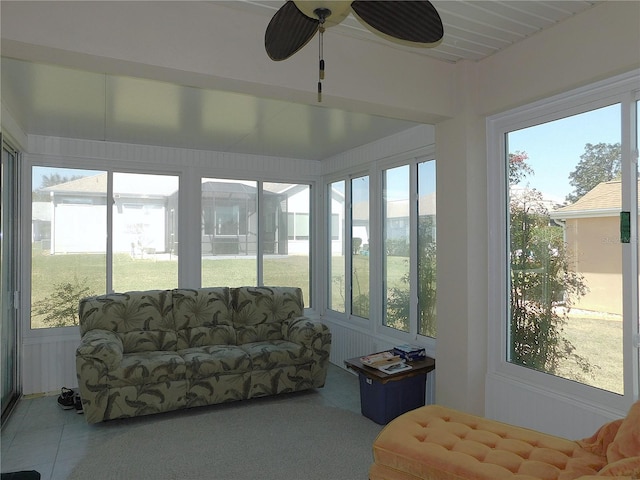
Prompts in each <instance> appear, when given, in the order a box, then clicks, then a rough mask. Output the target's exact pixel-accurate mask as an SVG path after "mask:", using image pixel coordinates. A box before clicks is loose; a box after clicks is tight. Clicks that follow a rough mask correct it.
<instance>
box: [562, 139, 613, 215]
mask: <svg viewBox="0 0 640 480" xmlns="http://www.w3.org/2000/svg"><path fill="white" fill-rule="evenodd" d="M621 158H622V157H621V150H620V143H597V144H595V145H593V144H591V143H587V144H586V145H585V146H584V153H583V154H582V155H580V161H579V162H578V164H577V165H576V168H575V170H574V171H573V172H571V173H570V174H569V183H570V184H571V185H572V186H573V187H574V190H573V192H572V193H570V194H569V195H567V201H568V202H571V203H574V202H576V201H577V200H578V199H579V198H581V197H582V196H583V195H584V194H585V193H587V192H588V191H589V190H591V189H593V188H594V187H595V186H596V185H598V184H599V183H602V182H608V181H610V180H615V179H617V178H620V168H621Z"/></svg>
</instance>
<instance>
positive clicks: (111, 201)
mask: <svg viewBox="0 0 640 480" xmlns="http://www.w3.org/2000/svg"><path fill="white" fill-rule="evenodd" d="M107 199H108V200H107V208H106V210H107V235H106V238H105V242H106V252H107V254H106V262H107V264H106V276H107V278H106V289H107V293H111V292H113V206H114V205H115V198H114V196H113V170H109V171H108V172H107Z"/></svg>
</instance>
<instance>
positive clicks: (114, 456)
mask: <svg viewBox="0 0 640 480" xmlns="http://www.w3.org/2000/svg"><path fill="white" fill-rule="evenodd" d="M283 398H284V399H283V400H280V399H278V398H277V397H273V399H270V400H268V399H261V400H254V401H245V402H237V403H233V404H225V405H218V406H213V407H205V408H198V409H193V410H186V411H183V412H177V413H174V414H170V415H155V416H153V418H152V417H148V418H149V421H148V423H144V424H142V423H141V422H140V419H134V421H133V422H131V428H130V429H128V430H127V431H126V432H124V433H122V434H120V435H118V436H116V437H114V438H111V439H109V440H106V441H105V442H104V444H102V445H99V446H98V447H97V448H96V449H95V450H94V451H93V452H91V453H90V454H88V455H87V456H86V457H85V458H84V459H82V460H81V461H80V462H79V464H78V465H77V467H76V468H75V469H74V471H73V473H72V474H71V476H70V477H69V478H70V480H89V479H90V480H100V479H114V480H115V479H118V480H122V479H132V480H144V479H154V480H159V479H211V480H244V479H262V480H270V479H273V480H276V479H277V480H316V479H317V480H366V479H367V478H368V470H369V466H370V464H371V462H372V453H371V445H372V444H373V441H374V439H375V437H376V435H377V434H378V433H379V432H380V430H381V428H382V427H381V426H380V425H377V424H375V423H374V422H372V421H371V420H369V419H367V418H365V417H363V416H362V415H358V414H356V413H353V412H350V411H346V410H342V409H338V408H334V407H329V406H322V405H319V402H317V401H312V400H310V399H309V398H307V397H297V396H287V397H283ZM136 420H137V421H136ZM96 428H100V426H97V427H96Z"/></svg>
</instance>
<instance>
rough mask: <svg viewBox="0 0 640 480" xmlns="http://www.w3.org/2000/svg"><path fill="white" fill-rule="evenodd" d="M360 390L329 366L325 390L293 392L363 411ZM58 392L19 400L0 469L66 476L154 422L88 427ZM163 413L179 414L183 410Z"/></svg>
mask: <svg viewBox="0 0 640 480" xmlns="http://www.w3.org/2000/svg"><path fill="white" fill-rule="evenodd" d="M359 388H360V387H359V382H358V377H357V376H356V375H353V374H352V373H350V372H348V371H346V370H344V369H342V368H340V367H337V366H335V365H330V367H329V372H328V376H327V382H326V386H325V387H324V388H321V389H318V390H314V391H312V392H308V393H305V392H300V393H298V394H292V395H300V396H301V397H303V398H304V401H314V402H320V403H322V404H324V405H330V406H333V407H338V408H344V409H346V410H351V411H353V412H356V413H360V392H359ZM57 395H58V394H57V393H56V394H52V395H43V396H32V397H27V398H23V399H22V400H20V402H19V403H18V405H17V407H16V409H15V410H14V412H13V414H12V415H11V417H10V418H9V420H8V421H7V423H6V425H5V426H4V428H3V429H2V432H1V435H0V448H1V453H0V471H2V472H13V471H18V470H37V471H38V472H40V474H41V476H42V480H63V479H66V478H67V477H68V475H69V474H70V473H71V471H72V470H73V468H74V466H75V465H76V464H77V462H78V461H79V460H80V459H81V458H82V457H83V455H84V454H85V452H87V451H89V450H91V449H92V448H93V447H95V446H97V445H100V443H101V442H103V441H105V440H106V439H108V438H111V437H113V436H114V435H118V434H120V433H122V432H123V431H124V430H125V429H127V428H128V427H130V426H131V424H132V423H133V424H136V425H139V424H142V423H145V422H153V421H154V419H153V417H154V416H153V415H151V416H149V417H138V418H134V419H129V420H114V421H111V422H105V423H101V424H98V425H88V424H87V423H86V421H85V419H84V416H83V415H79V414H77V413H76V412H75V410H62V409H61V408H60V407H59V406H58V404H57ZM258 401H259V400H258ZM202 408H215V406H214V407H202ZM162 415H180V412H174V413H166V414H162Z"/></svg>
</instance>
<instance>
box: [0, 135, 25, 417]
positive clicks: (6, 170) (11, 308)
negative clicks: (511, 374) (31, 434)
mask: <svg viewBox="0 0 640 480" xmlns="http://www.w3.org/2000/svg"><path fill="white" fill-rule="evenodd" d="M0 143H2V141H1V140H0ZM16 156H17V153H16V152H15V151H14V150H13V149H11V148H10V147H9V146H8V145H5V144H3V145H2V160H1V164H0V295H1V298H0V305H1V308H0V322H1V323H0V332H1V333H2V345H1V346H0V352H1V353H0V355H1V358H0V366H1V370H2V371H1V377H2V379H1V382H0V388H1V389H2V390H1V396H2V424H4V422H5V421H6V419H7V418H8V416H9V414H10V412H11V409H12V407H13V405H15V402H16V401H17V399H18V397H19V395H20V387H19V381H18V363H17V361H18V315H17V310H16V308H15V307H16V306H15V304H14V298H15V297H14V293H15V292H17V290H18V288H17V274H16V272H17V265H16V263H15V261H16V259H17V258H18V255H17V251H16V242H15V239H16V234H17V232H18V231H19V226H18V225H17V224H16V221H17V219H18V218H19V216H18V214H17V205H16V192H17V182H16V178H17V165H16Z"/></svg>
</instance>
